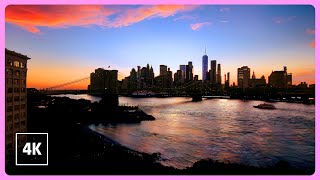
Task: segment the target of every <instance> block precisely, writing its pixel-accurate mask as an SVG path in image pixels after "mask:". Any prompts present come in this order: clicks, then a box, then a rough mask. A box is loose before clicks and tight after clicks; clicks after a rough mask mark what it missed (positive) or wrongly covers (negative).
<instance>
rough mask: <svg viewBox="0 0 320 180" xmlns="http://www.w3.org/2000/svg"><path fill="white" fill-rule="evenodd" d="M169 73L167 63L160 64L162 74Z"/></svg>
mask: <svg viewBox="0 0 320 180" xmlns="http://www.w3.org/2000/svg"><path fill="white" fill-rule="evenodd" d="M165 75H167V66H166V65H160V76H165Z"/></svg>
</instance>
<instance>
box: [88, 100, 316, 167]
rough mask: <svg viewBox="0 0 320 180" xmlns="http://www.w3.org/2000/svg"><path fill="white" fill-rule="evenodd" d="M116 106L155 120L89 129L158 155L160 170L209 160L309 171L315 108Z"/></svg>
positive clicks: (233, 103)
mask: <svg viewBox="0 0 320 180" xmlns="http://www.w3.org/2000/svg"><path fill="white" fill-rule="evenodd" d="M120 103H123V104H127V103H128V104H129V105H139V106H140V108H142V109H143V110H144V111H146V112H147V113H150V114H152V115H153V116H154V117H155V118H156V120H155V121H144V122H141V123H140V124H130V125H128V124H118V125H115V126H110V125H101V126H94V125H92V126H90V127H91V128H95V131H97V132H99V133H101V134H104V135H106V136H107V137H110V138H112V139H114V140H115V141H117V142H119V143H120V144H123V145H124V146H127V147H129V148H132V149H135V150H137V151H142V152H147V153H154V152H160V153H161V157H162V158H163V159H164V160H163V161H161V163H162V164H164V165H170V166H174V167H177V168H184V167H187V166H191V165H192V164H193V163H194V162H196V161H198V160H200V159H205V158H212V159H214V160H220V161H229V162H237V163H243V164H248V165H255V166H267V165H272V164H274V163H276V162H277V161H279V160H285V161H288V162H289V163H290V164H291V165H293V166H296V167H300V168H313V167H314V150H315V149H314V137H315V136H314V121H315V106H314V105H311V106H310V105H304V104H294V103H282V102H278V103H275V104H274V105H275V106H276V107H277V108H278V109H276V110H272V111H268V110H262V109H257V108H253V105H258V104H260V103H261V102H259V101H242V100H232V99H210V100H204V101H201V102H191V99H190V98H145V99H135V98H127V97H120Z"/></svg>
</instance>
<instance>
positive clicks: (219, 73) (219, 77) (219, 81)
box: [217, 64, 221, 84]
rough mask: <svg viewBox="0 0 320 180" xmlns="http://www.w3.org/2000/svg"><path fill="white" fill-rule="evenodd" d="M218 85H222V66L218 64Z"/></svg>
mask: <svg viewBox="0 0 320 180" xmlns="http://www.w3.org/2000/svg"><path fill="white" fill-rule="evenodd" d="M217 84H221V65H220V64H218V71H217Z"/></svg>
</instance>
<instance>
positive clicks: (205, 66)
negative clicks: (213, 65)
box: [202, 49, 208, 81]
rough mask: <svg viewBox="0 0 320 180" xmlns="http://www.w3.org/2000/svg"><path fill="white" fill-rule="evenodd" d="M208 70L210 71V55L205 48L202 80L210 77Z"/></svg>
mask: <svg viewBox="0 0 320 180" xmlns="http://www.w3.org/2000/svg"><path fill="white" fill-rule="evenodd" d="M207 72H208V56H207V52H206V49H205V51H204V55H203V56H202V81H205V80H207V79H208V78H207Z"/></svg>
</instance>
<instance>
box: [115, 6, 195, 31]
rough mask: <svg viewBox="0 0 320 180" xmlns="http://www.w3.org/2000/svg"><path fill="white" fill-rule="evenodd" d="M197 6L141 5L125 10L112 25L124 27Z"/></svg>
mask: <svg viewBox="0 0 320 180" xmlns="http://www.w3.org/2000/svg"><path fill="white" fill-rule="evenodd" d="M194 8H196V6H190V5H155V6H141V7H139V8H132V9H128V10H127V11H125V12H124V13H123V14H121V15H120V16H118V17H117V18H116V19H115V21H114V22H113V23H111V24H110V25H109V26H110V27H124V26H129V25H131V24H134V23H137V22H140V21H143V20H145V19H149V18H154V17H160V18H166V17H169V16H173V15H175V14H176V13H178V12H184V11H191V10H193V9H194Z"/></svg>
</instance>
